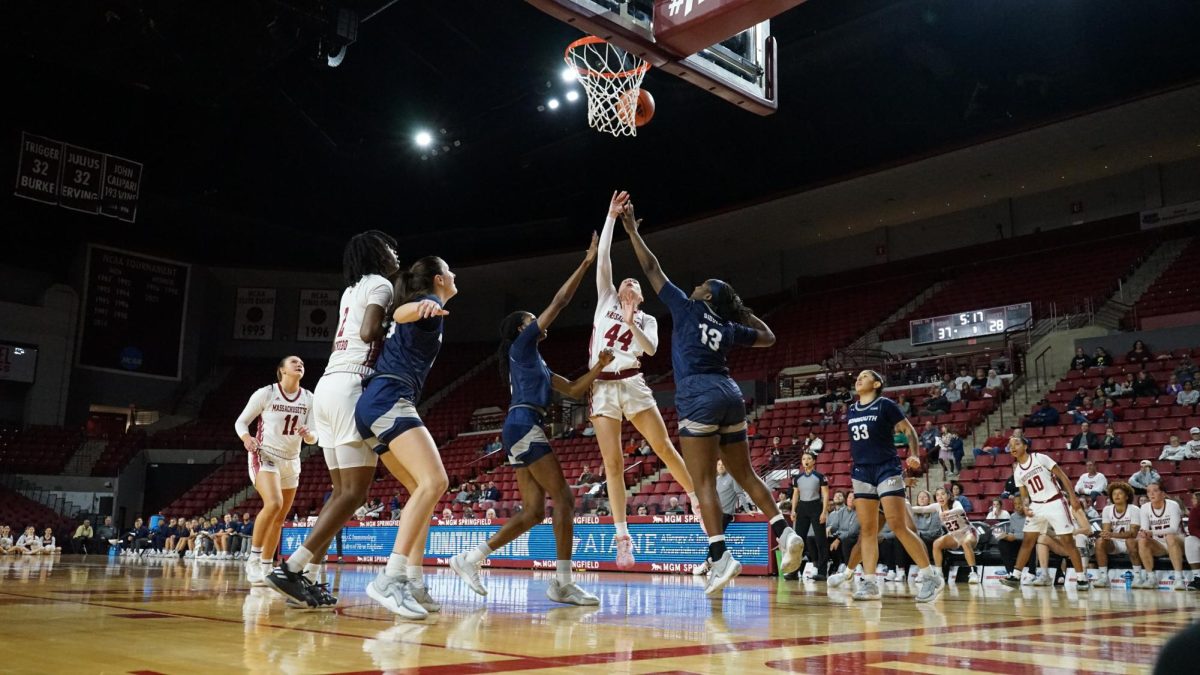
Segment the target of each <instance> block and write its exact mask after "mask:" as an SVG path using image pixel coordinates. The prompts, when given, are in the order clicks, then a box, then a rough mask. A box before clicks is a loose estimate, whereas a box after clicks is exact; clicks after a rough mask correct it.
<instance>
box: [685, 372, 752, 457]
mask: <svg viewBox="0 0 1200 675" xmlns="http://www.w3.org/2000/svg"><path fill="white" fill-rule="evenodd" d="M675 408H676V409H677V410H678V412H679V435H680V436H690V437H692V438H705V437H707V436H716V435H718V434H719V435H720V436H721V445H725V444H727V443H736V442H738V441H743V440H745V439H746V401H745V400H744V399H743V398H742V390H741V389H739V388H738V386H737V383H736V382H734V381H733V380H732V379H731V378H730V377H729V376H727V375H715V374H711V375H692V376H689V377H685V378H684V379H683V380H681V381H679V382H676V383H675Z"/></svg>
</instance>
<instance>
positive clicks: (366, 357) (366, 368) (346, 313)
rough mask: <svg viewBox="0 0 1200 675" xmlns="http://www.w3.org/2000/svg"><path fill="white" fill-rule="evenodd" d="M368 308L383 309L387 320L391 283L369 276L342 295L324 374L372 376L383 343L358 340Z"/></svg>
mask: <svg viewBox="0 0 1200 675" xmlns="http://www.w3.org/2000/svg"><path fill="white" fill-rule="evenodd" d="M368 305H379V306H380V307H382V308H383V313H384V318H385V319H386V318H387V314H388V313H389V312H390V311H391V309H392V282H390V281H388V280H387V279H386V278H384V277H381V276H379V275H378V274H368V275H367V276H365V277H363V278H362V279H359V281H358V283H357V284H354V285H353V286H350V287H349V288H347V289H346V290H345V291H342V303H341V307H340V308H339V311H340V315H339V317H338V330H337V334H335V335H334V336H333V353H331V354H330V355H329V365H328V366H326V367H325V372H326V373H358V374H360V375H371V374H373V373H374V369H375V359H377V358H379V350H380V348H381V347H382V346H383V340H378V341H376V342H373V343H371V344H367V343H366V342H363V341H362V338H361V337H359V333H360V331H361V329H362V325H363V319H364V317H365V316H366V313H367V306H368Z"/></svg>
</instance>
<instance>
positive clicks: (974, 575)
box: [967, 570, 979, 584]
mask: <svg viewBox="0 0 1200 675" xmlns="http://www.w3.org/2000/svg"><path fill="white" fill-rule="evenodd" d="M967 583H968V584H977V583H979V575H978V574H977V573H976V572H975V570H971V574H970V576H968V577H967Z"/></svg>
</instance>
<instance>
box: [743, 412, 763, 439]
mask: <svg viewBox="0 0 1200 675" xmlns="http://www.w3.org/2000/svg"><path fill="white" fill-rule="evenodd" d="M746 438H748V439H750V440H755V439H757V438H762V437H761V436H759V435H758V424H757V423H756V422H755V421H754V420H752V419H750V418H749V417H747V418H746Z"/></svg>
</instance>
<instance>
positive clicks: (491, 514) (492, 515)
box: [483, 509, 496, 520]
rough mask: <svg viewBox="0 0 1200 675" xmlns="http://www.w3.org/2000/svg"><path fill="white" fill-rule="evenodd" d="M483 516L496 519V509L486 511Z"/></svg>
mask: <svg viewBox="0 0 1200 675" xmlns="http://www.w3.org/2000/svg"><path fill="white" fill-rule="evenodd" d="M483 517H484V518H487V519H488V520H495V519H496V509H488V510H487V511H485V512H484V514H483Z"/></svg>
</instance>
